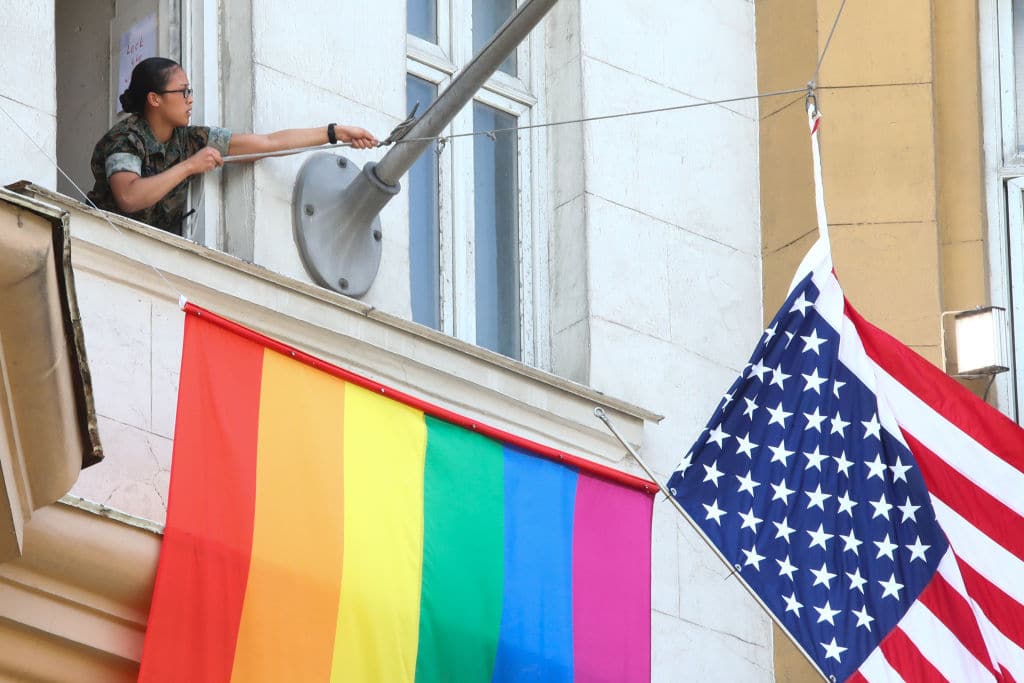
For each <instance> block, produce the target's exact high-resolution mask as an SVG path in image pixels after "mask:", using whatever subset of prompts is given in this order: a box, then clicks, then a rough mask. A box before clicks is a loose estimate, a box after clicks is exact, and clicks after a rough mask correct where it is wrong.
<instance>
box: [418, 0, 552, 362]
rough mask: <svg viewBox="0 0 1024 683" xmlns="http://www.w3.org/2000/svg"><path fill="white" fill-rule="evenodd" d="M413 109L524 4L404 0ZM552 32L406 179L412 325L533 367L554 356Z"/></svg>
mask: <svg viewBox="0 0 1024 683" xmlns="http://www.w3.org/2000/svg"><path fill="white" fill-rule="evenodd" d="M407 7H408V30H409V36H408V57H407V71H408V76H407V80H406V95H407V101H408V108H409V109H411V108H412V106H413V105H414V104H416V103H417V102H419V103H420V112H421V113H422V111H423V110H424V108H425V107H426V106H428V105H429V103H430V102H432V101H433V100H434V99H435V98H436V97H437V96H438V95H439V93H441V92H443V91H444V89H445V88H446V87H447V86H448V85H449V83H451V80H452V77H453V75H454V74H455V73H456V72H457V71H458V70H459V69H460V68H461V67H463V66H464V65H465V64H467V63H468V62H469V61H470V60H471V59H472V57H473V56H474V55H475V54H476V53H477V52H479V50H480V49H482V48H483V47H484V46H485V45H486V44H487V43H488V42H489V41H490V39H491V37H492V36H493V34H494V32H495V31H496V30H497V29H498V28H499V27H500V26H501V25H502V24H503V23H504V22H505V21H506V20H507V19H508V18H509V17H510V16H511V14H512V13H513V11H514V10H515V7H516V3H515V0H452V2H451V3H450V4H449V3H438V2H437V0H407ZM531 44H536V45H543V37H542V36H540V35H539V34H538V29H535V30H534V32H533V34H532V35H531V36H529V37H528V38H527V39H526V40H525V41H523V43H522V44H521V45H520V46H519V49H518V50H517V51H516V52H515V53H514V54H512V55H510V56H509V57H508V58H507V59H506V60H505V61H504V62H503V63H502V65H501V66H500V68H499V70H498V71H497V72H496V73H495V74H494V75H493V76H492V77H491V79H490V80H489V81H488V82H487V83H486V84H485V85H484V87H483V88H481V89H480V91H479V92H478V93H477V94H476V96H475V99H474V101H473V103H472V105H470V106H467V107H465V108H464V110H463V111H462V112H460V113H459V114H458V115H457V116H456V117H455V119H454V120H453V121H452V123H451V125H450V126H449V128H448V129H447V131H446V134H447V135H463V134H466V133H471V132H479V133H491V132H492V131H499V132H494V133H493V134H491V135H477V136H473V137H459V138H454V139H452V140H451V141H449V142H448V143H447V144H445V145H442V146H439V148H438V149H437V150H435V151H434V152H431V153H427V154H424V156H423V157H421V158H420V159H419V160H418V161H417V162H416V164H415V165H414V166H413V168H412V170H411V171H410V173H409V177H408V197H409V213H410V218H409V230H410V235H409V263H410V268H409V284H410V292H411V303H412V315H413V320H415V321H416V322H419V323H421V324H424V325H429V326H430V327H433V328H435V329H438V330H441V331H443V332H445V333H446V334H451V335H454V336H456V337H459V338H461V339H465V340H466V341H470V342H473V343H475V344H478V345H480V346H483V347H485V348H488V349H491V350H494V351H497V352H499V353H502V354H504V355H506V356H509V357H510V358H515V359H518V360H522V361H524V362H526V363H530V364H534V365H541V366H543V364H544V363H545V360H546V354H545V353H544V351H543V347H544V345H543V344H542V343H539V340H538V338H537V336H538V334H544V333H545V331H546V325H545V324H543V320H542V318H543V316H544V315H545V312H544V311H545V306H543V305H540V304H539V303H538V302H536V301H534V292H535V291H546V288H544V287H543V286H542V283H539V282H538V280H539V279H540V278H546V271H545V268H546V263H545V258H544V256H545V253H544V249H543V247H541V248H537V247H538V245H541V244H544V245H546V239H545V238H543V237H541V236H540V230H541V228H542V223H543V221H541V220H539V219H538V217H539V216H540V215H542V214H543V212H541V211H539V210H538V209H537V207H536V206H534V204H533V201H532V198H533V197H537V196H540V195H541V194H543V193H541V192H539V191H538V189H537V188H538V183H539V176H540V174H536V173H534V172H533V163H534V160H535V159H541V158H543V145H544V136H543V132H541V131H517V130H510V129H516V128H517V127H520V126H526V125H530V124H533V123H537V122H538V121H539V120H540V113H539V112H540V106H539V103H538V98H537V95H536V93H537V92H538V91H539V90H540V88H538V87H537V83H538V80H539V76H538V75H537V74H539V73H541V70H540V65H539V56H540V54H541V53H542V50H540V49H539V48H538V49H531V47H530V46H531Z"/></svg>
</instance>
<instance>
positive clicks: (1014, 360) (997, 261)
mask: <svg viewBox="0 0 1024 683" xmlns="http://www.w3.org/2000/svg"><path fill="white" fill-rule="evenodd" d="M978 7H979V26H980V28H981V31H980V46H981V66H982V74H981V83H982V102H983V108H982V115H983V119H984V135H985V175H986V177H985V185H986V195H987V205H988V225H989V249H988V261H989V271H990V274H989V278H990V279H989V285H990V290H991V293H990V297H991V303H992V304H994V305H997V306H1005V307H1006V308H1007V309H1008V311H1009V319H1010V334H1011V337H1012V343H1011V345H1010V348H1011V349H1012V351H1011V358H1010V359H1009V365H1010V372H1007V373H1003V374H1001V375H997V376H996V380H995V390H996V397H997V401H998V407H999V409H1000V410H1001V411H1002V412H1004V413H1005V414H1007V415H1009V416H1010V417H1011V418H1014V419H1016V420H1017V421H1018V422H1020V421H1021V419H1022V418H1024V413H1022V408H1024V106H1022V105H1021V104H1020V103H1022V102H1024V100H1022V98H1024V0H980V1H979V4H978Z"/></svg>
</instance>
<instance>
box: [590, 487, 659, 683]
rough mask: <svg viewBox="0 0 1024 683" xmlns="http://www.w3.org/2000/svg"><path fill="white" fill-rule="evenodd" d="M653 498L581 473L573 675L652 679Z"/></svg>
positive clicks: (621, 681) (623, 681)
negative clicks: (651, 551) (651, 581)
mask: <svg viewBox="0 0 1024 683" xmlns="http://www.w3.org/2000/svg"><path fill="white" fill-rule="evenodd" d="M650 545H651V503H650V498H649V497H648V496H647V495H646V494H644V493H642V492H639V491H632V490H629V489H626V488H624V487H621V486H616V485H615V484H610V483H608V482H605V481H601V480H600V479H595V478H594V477H591V476H589V475H586V474H584V473H582V472H581V473H580V475H579V481H578V482H577V487H576V518H575V537H574V539H573V596H574V597H573V625H574V629H573V639H574V655H573V659H574V662H575V673H576V678H575V679H576V680H577V681H587V682H588V683H589V682H594V683H597V682H599V681H609V682H613V681H614V682H615V683H631V682H633V681H636V682H638V683H639V682H644V683H646V682H648V681H650V680H651V592H650V585H651V583H650V580H651V554H650Z"/></svg>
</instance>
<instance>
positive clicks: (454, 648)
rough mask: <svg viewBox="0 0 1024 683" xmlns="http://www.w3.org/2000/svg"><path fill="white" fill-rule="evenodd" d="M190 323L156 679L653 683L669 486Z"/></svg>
mask: <svg viewBox="0 0 1024 683" xmlns="http://www.w3.org/2000/svg"><path fill="white" fill-rule="evenodd" d="M185 319H186V323H185V342H184V350H183V354H182V369H181V383H180V389H179V396H178V418H177V420H178V421H177V427H176V432H175V440H174V460H173V469H172V473H171V488H170V500H169V506H168V511H167V525H166V530H165V533H164V540H163V548H162V552H161V556H160V565H159V569H158V571H157V578H156V586H155V590H154V594H153V603H152V608H151V611H150V617H149V624H148V628H147V632H146V640H145V647H144V652H143V657H142V668H141V673H140V678H139V680H140V681H160V682H165V681H187V682H189V683H196V682H202V681H233V682H244V683H258V682H261V681H268V682H270V681H273V682H274V683H282V682H287V681H296V682H302V683H307V682H316V681H345V682H351V683H363V682H372V681H381V682H382V683H398V682H401V681H417V682H418V681H468V682H473V681H574V680H575V681H615V682H616V683H621V682H624V681H626V682H629V681H649V680H650V631H651V629H650V627H651V601H650V573H651V560H650V557H651V545H650V544H651V508H652V501H653V498H652V494H653V491H654V490H655V489H654V485H653V484H652V483H651V482H646V481H644V480H640V479H635V478H633V477H631V476H629V475H625V474H623V473H620V472H617V471H615V470H611V469H608V468H601V467H600V466H596V465H594V464H593V463H590V462H587V461H584V460H580V459H578V458H574V457H573V456H571V455H568V454H565V453H561V452H558V451H554V450H552V449H547V448H545V447H542V446H539V445H537V444H531V443H528V442H525V441H523V440H520V439H517V438H516V437H514V436H512V435H508V434H505V433H503V432H499V431H497V430H494V429H491V428H489V427H486V426H485V425H480V424H478V423H473V422H471V421H470V420H468V419H466V418H464V417H460V416H458V415H455V414H452V413H448V412H446V411H444V410H442V409H440V408H436V407H433V406H430V405H427V404H425V403H422V402H419V401H417V400H416V399H413V398H412V397H409V396H406V395H403V394H400V393H399V392H394V391H392V390H390V389H388V388H386V387H382V386H380V385H377V384H374V383H373V382H370V381H369V380H366V379H364V378H362V377H359V376H357V375H354V374H352V373H349V372H347V371H344V370H341V369H339V368H336V367H334V366H330V365H328V364H326V363H324V362H323V361H320V360H317V359H315V358H312V357H310V356H307V355H305V354H302V353H301V352H299V351H296V350H295V349H291V348H289V347H286V346H284V345H282V344H280V343H277V342H274V341H272V340H270V339H267V338H265V337H262V336H261V335H258V334H256V333H255V332H252V331H251V330H247V329H245V328H242V327H240V326H238V325H236V324H235V323H231V322H230V321H227V320H224V319H223V318H220V317H218V316H216V315H213V314H211V313H210V312H208V311H205V310H203V309H199V308H197V307H195V306H192V305H188V306H186V316H185Z"/></svg>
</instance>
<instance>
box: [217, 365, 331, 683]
mask: <svg viewBox="0 0 1024 683" xmlns="http://www.w3.org/2000/svg"><path fill="white" fill-rule="evenodd" d="M344 400H345V383H344V382H342V381H341V380H339V379H337V378H335V377H331V376H330V375H327V374H325V373H323V372H320V371H318V370H315V369H313V368H311V367H309V366H307V365H303V364H301V363H298V362H296V361H294V360H291V359H289V358H287V357H285V356H282V355H281V354H279V353H275V352H273V351H267V352H266V356H265V357H264V361H263V383H262V391H261V395H260V421H259V439H258V446H257V462H256V511H255V516H254V524H253V527H254V528H253V547H252V563H251V567H250V570H249V582H248V585H247V586H246V592H245V602H244V604H243V606H242V622H241V626H240V628H239V634H238V644H237V647H236V651H235V666H234V670H233V672H232V677H231V680H232V681H236V682H238V683H259V682H261V681H267V682H271V681H272V682H274V683H279V682H280V681H326V680H329V678H330V673H331V657H332V655H333V652H334V633H335V626H336V623H337V616H338V596H339V590H340V584H341V570H342V540H343V539H342V530H343V509H344V507H343V502H344V501H343V499H342V474H343V466H342V464H343V459H342V444H343V432H344V428H343V424H344V423H343V409H344ZM311 510H315V511H318V512H317V513H316V514H312V515H311V514H310V511H311Z"/></svg>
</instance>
